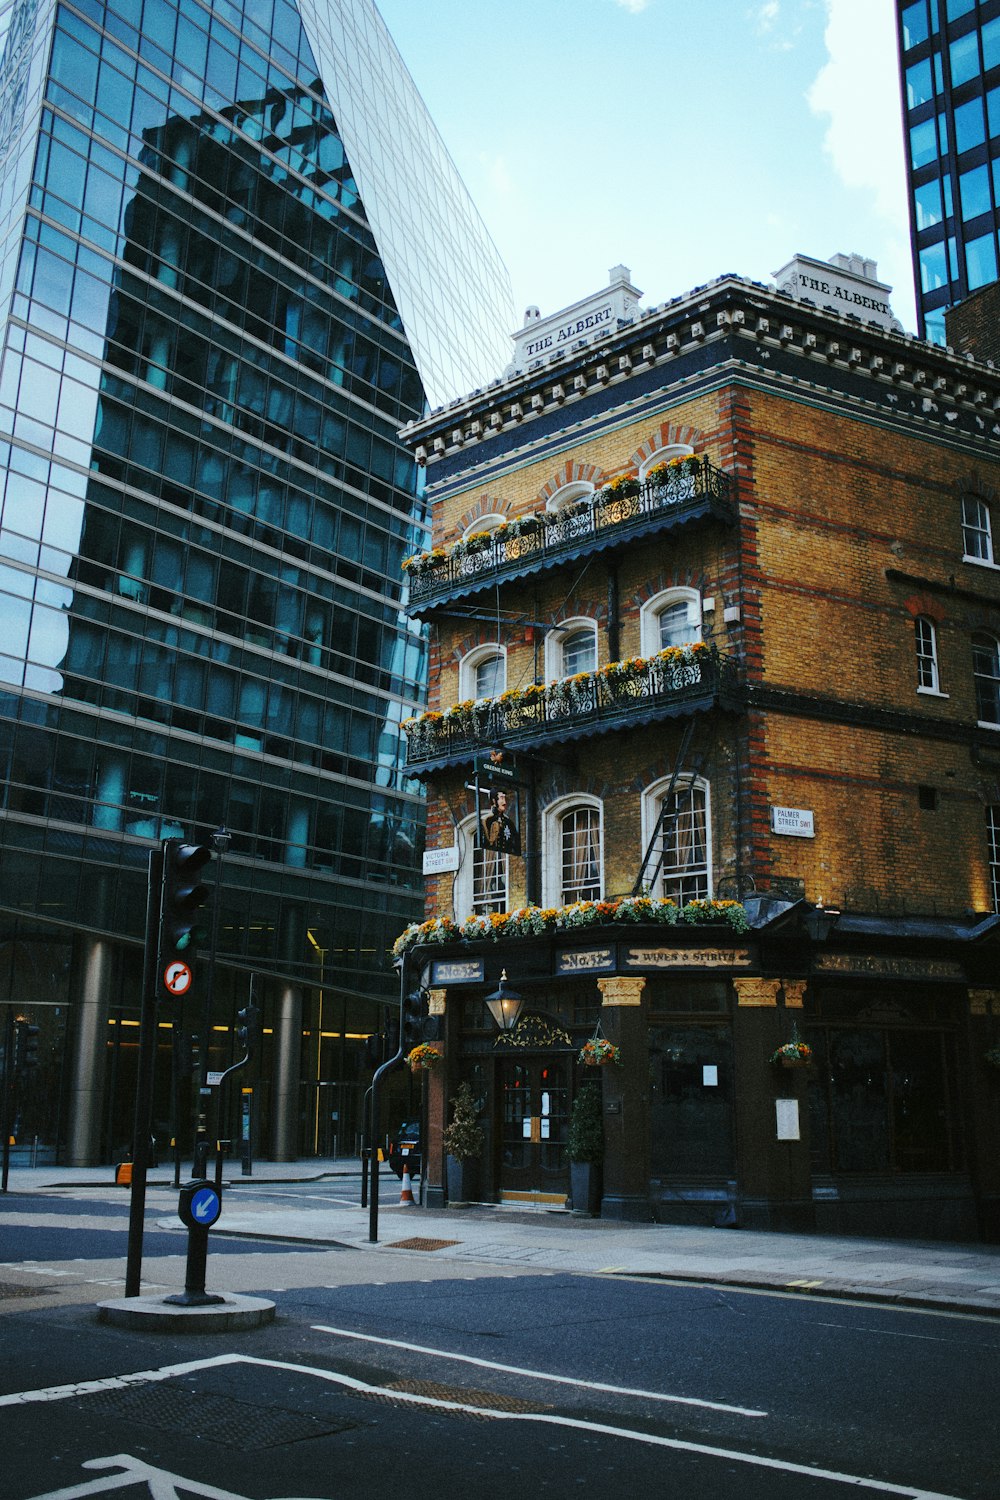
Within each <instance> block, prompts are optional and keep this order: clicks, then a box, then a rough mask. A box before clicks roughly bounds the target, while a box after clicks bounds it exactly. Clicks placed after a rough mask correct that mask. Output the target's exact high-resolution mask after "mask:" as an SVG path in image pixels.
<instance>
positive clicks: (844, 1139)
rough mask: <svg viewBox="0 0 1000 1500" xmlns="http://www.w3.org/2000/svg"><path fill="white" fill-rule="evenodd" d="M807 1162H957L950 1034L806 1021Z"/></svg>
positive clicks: (938, 1165)
mask: <svg viewBox="0 0 1000 1500" xmlns="http://www.w3.org/2000/svg"><path fill="white" fill-rule="evenodd" d="M807 1039H808V1041H809V1044H810V1046H811V1047H812V1048H813V1054H814V1058H815V1061H816V1076H815V1087H814V1088H812V1089H811V1090H810V1138H811V1140H812V1142H813V1165H814V1169H815V1170H818V1171H827V1172H847V1173H865V1172H875V1173H881V1172H948V1171H956V1170H958V1169H959V1168H961V1166H962V1164H963V1163H962V1143H961V1139H960V1136H959V1122H958V1117H957V1114H956V1111H955V1107H954V1100H955V1055H954V1052H955V1048H954V1039H953V1038H952V1037H951V1036H950V1035H949V1034H948V1033H946V1032H944V1031H938V1030H932V1029H925V1028H920V1027H902V1026H900V1027H886V1028H881V1027H857V1028H851V1027H834V1026H830V1027H821V1026H811V1027H809V1028H808V1032H807Z"/></svg>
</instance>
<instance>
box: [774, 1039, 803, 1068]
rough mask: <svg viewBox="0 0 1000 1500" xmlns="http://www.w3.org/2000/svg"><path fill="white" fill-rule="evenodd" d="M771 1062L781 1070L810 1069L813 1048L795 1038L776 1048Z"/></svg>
mask: <svg viewBox="0 0 1000 1500" xmlns="http://www.w3.org/2000/svg"><path fill="white" fill-rule="evenodd" d="M770 1060H771V1062H773V1063H774V1064H775V1065H776V1066H777V1067H779V1068H808V1066H809V1064H810V1063H811V1062H812V1048H811V1047H810V1046H809V1043H808V1042H800V1041H799V1040H798V1038H795V1039H794V1040H792V1041H790V1042H782V1044H781V1046H780V1047H775V1049H774V1051H773V1052H772V1053H771V1059H770Z"/></svg>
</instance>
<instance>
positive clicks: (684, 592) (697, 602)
mask: <svg viewBox="0 0 1000 1500" xmlns="http://www.w3.org/2000/svg"><path fill="white" fill-rule="evenodd" d="M640 633H641V640H642V653H643V655H644V656H654V655H655V654H656V652H657V651H662V650H663V649H664V647H665V646H684V645H688V644H689V643H690V642H692V641H700V640H701V595H700V594H699V593H698V591H697V589H681V588H677V589H664V590H663V592H662V593H659V594H655V595H654V596H653V598H652V599H649V600H647V602H646V603H645V604H644V605H643V606H642V611H641V616H640Z"/></svg>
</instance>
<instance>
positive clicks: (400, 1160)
mask: <svg viewBox="0 0 1000 1500" xmlns="http://www.w3.org/2000/svg"><path fill="white" fill-rule="evenodd" d="M420 1155H421V1153H420V1121H419V1120H404V1121H403V1123H402V1125H400V1127H399V1129H398V1130H397V1131H396V1134H395V1135H394V1136H391V1137H390V1140H389V1165H390V1167H391V1168H392V1170H393V1171H394V1172H395V1174H396V1176H397V1177H398V1178H400V1180H402V1176H403V1168H404V1166H406V1167H409V1169H410V1176H411V1177H419V1176H420Z"/></svg>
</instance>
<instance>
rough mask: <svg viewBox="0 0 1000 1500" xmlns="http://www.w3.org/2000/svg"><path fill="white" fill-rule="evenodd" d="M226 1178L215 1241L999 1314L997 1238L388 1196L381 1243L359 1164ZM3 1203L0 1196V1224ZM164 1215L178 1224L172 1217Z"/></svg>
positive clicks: (274, 1169)
mask: <svg viewBox="0 0 1000 1500" xmlns="http://www.w3.org/2000/svg"><path fill="white" fill-rule="evenodd" d="M182 1176H183V1174H182ZM380 1177H381V1182H382V1183H383V1185H384V1184H385V1183H386V1181H387V1180H388V1181H389V1182H390V1183H391V1184H392V1190H393V1193H394V1192H395V1186H396V1180H395V1178H394V1177H393V1176H392V1174H391V1173H390V1172H388V1171H387V1170H386V1171H385V1172H384V1173H383V1174H380ZM341 1178H342V1179H344V1183H343V1194H342V1195H338V1194H331V1195H330V1196H331V1202H330V1204H329V1206H325V1205H324V1206H319V1207H318V1206H316V1204H317V1200H316V1198H315V1196H313V1197H311V1198H310V1200H309V1204H308V1206H307V1205H306V1203H305V1202H304V1201H303V1203H301V1204H299V1203H296V1200H295V1197H294V1196H292V1195H289V1197H288V1198H287V1200H286V1201H285V1202H281V1203H279V1202H276V1201H275V1200H274V1199H271V1200H270V1201H267V1202H263V1201H253V1200H252V1193H253V1189H255V1188H260V1187H263V1186H266V1185H274V1184H278V1183H280V1184H282V1185H284V1186H286V1187H287V1186H288V1185H290V1184H301V1185H303V1189H304V1193H305V1189H306V1187H307V1185H308V1184H310V1183H313V1184H316V1183H323V1184H324V1186H325V1191H326V1193H329V1189H330V1187H331V1183H332V1182H333V1181H335V1180H336V1179H341ZM223 1180H224V1186H225V1192H224V1205H223V1212H222V1216H221V1218H220V1219H219V1221H218V1223H217V1224H216V1225H215V1227H214V1228H213V1229H212V1234H213V1235H218V1234H225V1235H233V1236H245V1237H247V1238H253V1239H256V1240H260V1239H268V1240H272V1241H285V1242H289V1243H296V1242H299V1243H302V1244H309V1245H317V1244H320V1245H323V1244H328V1245H334V1246H338V1247H342V1248H345V1249H351V1250H356V1251H361V1252H366V1253H369V1254H371V1255H380V1254H400V1253H404V1254H409V1253H410V1252H412V1251H414V1250H417V1251H424V1252H426V1253H427V1254H428V1255H433V1257H434V1259H435V1260H438V1261H440V1260H446V1261H448V1260H454V1261H456V1262H462V1261H464V1262H470V1261H471V1262H474V1263H477V1264H489V1265H491V1266H494V1267H501V1266H510V1267H517V1268H519V1269H520V1270H522V1271H524V1270H529V1271H530V1270H532V1269H537V1270H539V1271H553V1270H555V1271H568V1272H576V1273H585V1274H594V1275H604V1276H611V1275H621V1276H644V1277H652V1278H659V1279H663V1280H667V1281H673V1282H694V1283H700V1284H708V1285H717V1286H723V1287H724V1286H733V1287H740V1288H750V1289H756V1290H760V1291H765V1292H772V1293H773V1292H776V1291H777V1292H783V1293H786V1294H790V1295H795V1294H799V1295H805V1296H811V1297H822V1298H827V1297H830V1298H851V1299H854V1300H871V1301H877V1302H880V1303H888V1304H894V1305H897V1306H907V1307H919V1308H923V1309H925V1310H938V1311H942V1312H952V1313H954V1312H964V1313H970V1314H977V1315H986V1316H991V1317H1000V1246H990V1245H981V1244H952V1243H951V1242H949V1241H929V1240H921V1241H912V1240H898V1239H864V1238H857V1237H853V1236H852V1237H835V1236H831V1235H816V1234H785V1233H769V1232H761V1231H758V1230H749V1229H720V1228H712V1227H708V1226H702V1225H694V1226H691V1225H675V1224H626V1223H620V1222H618V1221H615V1220H608V1219H589V1218H583V1217H577V1216H575V1215H574V1214H571V1213H567V1212H566V1211H565V1210H553V1209H552V1208H551V1207H544V1208H543V1207H539V1208H534V1207H529V1208H526V1207H525V1206H524V1205H523V1204H518V1205H517V1206H516V1207H514V1206H508V1205H498V1204H476V1205H471V1206H469V1207H462V1208H452V1209H442V1210H431V1209H426V1208H423V1207H421V1206H420V1205H419V1203H414V1204H412V1205H411V1204H405V1205H404V1204H403V1203H401V1202H400V1203H397V1202H392V1203H385V1202H383V1203H381V1204H380V1206H379V1213H378V1239H377V1242H375V1243H372V1241H371V1240H370V1238H369V1234H370V1211H369V1209H367V1208H362V1207H361V1204H360V1178H359V1165H358V1162H357V1160H356V1159H351V1160H343V1159H341V1160H339V1161H336V1162H332V1161H322V1160H308V1161H299V1162H287V1163H278V1162H260V1163H255V1164H254V1167H253V1172H252V1175H251V1176H249V1177H248V1176H244V1175H243V1173H242V1171H241V1169H240V1165H239V1163H238V1162H233V1163H227V1164H226V1166H225V1170H224V1174H223ZM148 1185H149V1187H150V1188H155V1189H157V1190H159V1189H162V1188H171V1187H172V1185H173V1171H172V1168H171V1169H167V1168H166V1167H162V1166H161V1167H159V1168H156V1169H153V1170H152V1171H151V1172H150V1174H149V1178H148ZM417 1186H418V1185H415V1189H414V1191H415V1195H416V1193H417ZM101 1187H106V1188H107V1192H108V1196H109V1198H114V1197H116V1196H118V1195H120V1196H121V1199H122V1202H123V1204H124V1203H125V1201H127V1199H128V1197H129V1189H128V1188H127V1187H120V1186H116V1185H115V1182H114V1169H113V1168H111V1167H78V1168H72V1167H70V1168H67V1167H23V1168H17V1169H12V1170H11V1172H10V1176H9V1181H8V1191H9V1192H10V1193H49V1192H52V1193H56V1192H59V1191H68V1190H81V1191H86V1192H89V1193H93V1191H94V1189H95V1188H101ZM3 1204H4V1199H3V1197H2V1196H0V1219H2V1212H3ZM147 1206H148V1207H149V1206H151V1205H147ZM162 1222H164V1223H165V1224H169V1225H170V1226H171V1227H176V1224H177V1220H176V1217H172V1218H170V1219H169V1220H164V1221H162Z"/></svg>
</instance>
